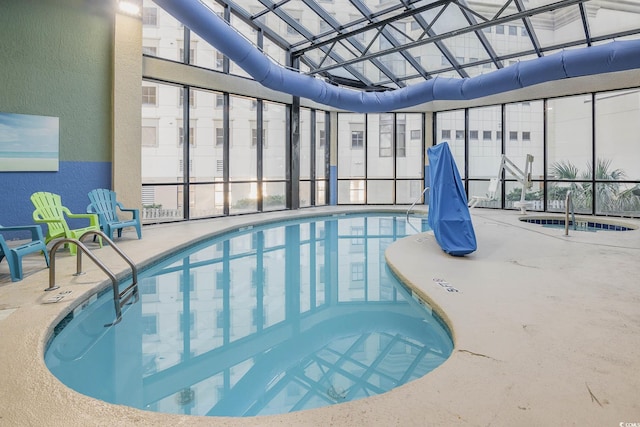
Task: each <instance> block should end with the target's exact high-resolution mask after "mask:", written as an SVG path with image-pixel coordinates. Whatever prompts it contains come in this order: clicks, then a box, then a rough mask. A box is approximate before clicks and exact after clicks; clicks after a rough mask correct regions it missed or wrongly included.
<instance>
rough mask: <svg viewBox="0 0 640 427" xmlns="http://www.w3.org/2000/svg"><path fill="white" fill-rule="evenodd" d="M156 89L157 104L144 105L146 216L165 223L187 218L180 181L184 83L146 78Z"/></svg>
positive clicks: (144, 87) (147, 85) (146, 83)
mask: <svg viewBox="0 0 640 427" xmlns="http://www.w3.org/2000/svg"><path fill="white" fill-rule="evenodd" d="M148 88H153V89H154V91H153V92H154V93H155V94H156V98H155V102H154V103H143V104H142V122H143V125H144V126H143V135H144V136H145V137H146V138H143V140H142V144H141V145H142V146H141V150H142V165H141V174H142V184H143V190H142V194H143V197H142V199H143V200H142V203H143V206H142V208H143V209H142V218H143V221H144V222H162V221H170V220H176V219H182V218H183V199H182V198H181V194H180V193H179V191H178V189H179V188H181V186H178V185H175V184H176V183H180V182H184V173H185V172H184V149H183V146H182V145H181V144H180V138H181V137H180V128H181V121H180V119H182V106H180V105H179V100H180V95H179V93H180V92H181V91H182V90H183V88H182V87H181V86H178V85H170V84H165V83H158V82H150V81H143V82H142V91H143V94H144V93H145V91H146V90H147V89H148Z"/></svg>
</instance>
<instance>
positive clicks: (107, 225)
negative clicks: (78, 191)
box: [87, 188, 142, 239]
mask: <svg viewBox="0 0 640 427" xmlns="http://www.w3.org/2000/svg"><path fill="white" fill-rule="evenodd" d="M89 200H90V201H91V203H90V204H89V206H87V212H88V213H93V214H97V215H98V220H99V221H100V228H102V231H103V232H104V233H105V234H106V235H107V236H108V237H109V238H110V239H113V232H114V231H116V230H117V231H118V237H122V229H123V228H126V227H134V228H135V229H136V232H137V233H138V239H141V238H142V229H141V226H140V210H139V209H127V208H125V207H124V206H123V205H122V203H120V202H118V201H117V200H116V193H115V191H111V190H107V189H105V188H98V189H95V190H91V191H90V192H89ZM118 209H120V211H121V212H129V213H130V214H131V219H120V218H119V217H118Z"/></svg>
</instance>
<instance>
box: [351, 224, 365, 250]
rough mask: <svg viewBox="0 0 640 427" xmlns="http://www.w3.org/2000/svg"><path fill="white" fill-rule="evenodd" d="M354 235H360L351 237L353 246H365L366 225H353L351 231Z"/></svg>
mask: <svg viewBox="0 0 640 427" xmlns="http://www.w3.org/2000/svg"><path fill="white" fill-rule="evenodd" d="M350 234H351V235H352V236H358V237H352V238H351V246H363V245H364V227H361V226H355V227H351V233H350Z"/></svg>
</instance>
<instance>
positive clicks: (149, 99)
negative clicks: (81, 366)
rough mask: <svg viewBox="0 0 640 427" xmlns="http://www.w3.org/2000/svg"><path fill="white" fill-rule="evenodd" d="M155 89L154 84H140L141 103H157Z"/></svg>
mask: <svg viewBox="0 0 640 427" xmlns="http://www.w3.org/2000/svg"><path fill="white" fill-rule="evenodd" d="M156 90H157V88H156V87H155V86H142V105H157V102H158V98H157V96H156Z"/></svg>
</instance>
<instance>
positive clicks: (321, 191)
mask: <svg viewBox="0 0 640 427" xmlns="http://www.w3.org/2000/svg"><path fill="white" fill-rule="evenodd" d="M327 188H329V181H327V180H322V181H316V206H324V205H326V204H327Z"/></svg>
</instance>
